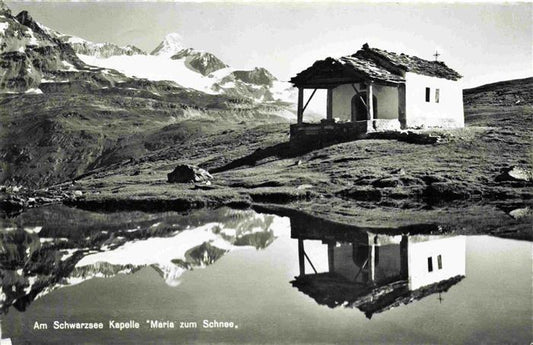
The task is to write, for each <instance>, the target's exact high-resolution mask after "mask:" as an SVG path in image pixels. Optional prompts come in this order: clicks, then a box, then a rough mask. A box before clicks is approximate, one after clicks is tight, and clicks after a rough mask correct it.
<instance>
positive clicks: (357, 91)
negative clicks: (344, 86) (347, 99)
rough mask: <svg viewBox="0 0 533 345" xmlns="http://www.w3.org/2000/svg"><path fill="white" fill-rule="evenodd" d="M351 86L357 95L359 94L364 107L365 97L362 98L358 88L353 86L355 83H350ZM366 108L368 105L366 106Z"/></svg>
mask: <svg viewBox="0 0 533 345" xmlns="http://www.w3.org/2000/svg"><path fill="white" fill-rule="evenodd" d="M352 87H353V89H354V91H355V93H356V94H357V96H359V98H360V99H361V102H363V104H364V105H365V107H366V101H365V99H364V98H363V96H362V95H361V94H360V93H359V90H357V88H356V87H355V84H352ZM367 108H368V107H367Z"/></svg>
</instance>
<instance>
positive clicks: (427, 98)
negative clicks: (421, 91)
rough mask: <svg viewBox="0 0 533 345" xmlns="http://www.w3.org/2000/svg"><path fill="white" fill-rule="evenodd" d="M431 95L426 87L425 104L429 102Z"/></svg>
mask: <svg viewBox="0 0 533 345" xmlns="http://www.w3.org/2000/svg"><path fill="white" fill-rule="evenodd" d="M430 95H431V89H430V88H429V87H426V102H429V99H430Z"/></svg>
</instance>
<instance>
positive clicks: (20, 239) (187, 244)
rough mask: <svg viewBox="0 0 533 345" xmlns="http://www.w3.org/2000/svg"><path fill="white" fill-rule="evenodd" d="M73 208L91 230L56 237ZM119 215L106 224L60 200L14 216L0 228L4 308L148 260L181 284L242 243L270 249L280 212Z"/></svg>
mask: <svg viewBox="0 0 533 345" xmlns="http://www.w3.org/2000/svg"><path fill="white" fill-rule="evenodd" d="M73 215H76V217H77V220H76V222H77V224H82V223H85V224H84V226H82V227H81V228H82V229H83V230H82V233H83V234H84V236H86V237H84V238H80V236H78V235H75V236H73V237H72V238H63V237H59V238H58V237H51V236H52V234H56V235H66V233H65V232H63V230H59V231H56V230H54V221H55V222H56V224H58V227H59V228H61V227H62V225H61V223H62V221H61V217H63V216H65V217H72V216H73ZM39 217H41V222H39ZM114 217H115V219H114V220H113V221H111V219H109V222H110V224H109V227H107V228H106V227H105V220H106V219H108V217H107V216H106V215H104V214H98V213H93V212H87V211H79V210H73V209H69V208H66V207H64V206H61V207H59V206H54V207H51V208H48V209H47V208H42V209H38V210H35V211H34V213H31V214H22V215H21V216H19V218H17V219H15V220H14V221H13V223H15V224H14V225H15V227H14V228H8V227H4V230H1V231H0V313H1V312H7V309H8V308H9V307H10V306H11V305H13V306H15V307H16V308H17V309H18V310H21V311H23V310H24V309H25V308H26V306H27V305H28V304H29V303H31V301H32V300H34V299H35V298H38V297H40V296H43V295H45V294H48V293H49V292H51V291H53V290H55V289H57V288H60V287H65V286H69V285H74V284H79V283H81V282H83V281H85V280H88V279H92V278H108V277H113V276H115V275H117V274H132V273H135V272H136V271H138V270H139V269H141V268H143V267H146V266H150V267H152V268H154V269H155V270H156V271H157V272H158V273H159V274H160V275H161V277H162V278H163V279H164V280H165V282H166V283H167V284H168V285H170V286H177V285H179V283H180V279H181V276H182V274H183V273H184V272H186V271H187V270H192V269H198V268H204V267H206V266H208V265H211V264H214V263H215V262H216V261H218V260H220V259H221V258H222V257H223V256H224V255H225V254H226V253H228V252H230V251H232V250H234V249H236V248H238V247H242V246H251V247H254V248H257V249H263V248H266V247H267V246H268V245H270V244H271V243H272V242H273V240H274V232H273V231H272V229H271V225H272V222H273V219H274V216H271V215H264V214H257V213H255V212H253V211H235V210H231V209H227V208H226V209H218V210H200V211H197V212H193V213H191V214H189V215H186V216H185V215H180V214H178V213H175V212H166V213H162V214H159V215H150V214H144V213H142V212H131V213H129V214H128V213H125V212H124V213H121V214H119V215H114ZM121 224H122V226H121ZM23 225H25V226H26V230H24V226H23ZM28 225H31V226H37V225H40V226H42V229H40V231H39V233H38V234H36V233H30V232H31V230H32V229H34V228H28V227H27V226H28ZM0 228H1V226H0ZM71 229H72V228H71ZM104 229H105V230H104ZM39 236H41V237H39Z"/></svg>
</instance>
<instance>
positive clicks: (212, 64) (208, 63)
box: [171, 48, 228, 76]
mask: <svg viewBox="0 0 533 345" xmlns="http://www.w3.org/2000/svg"><path fill="white" fill-rule="evenodd" d="M171 59H172V60H181V59H185V60H184V63H185V65H186V66H187V67H189V68H190V69H192V70H195V71H197V72H198V73H201V74H202V75H203V76H206V75H209V74H211V73H212V72H215V71H218V70H220V69H223V68H226V67H228V65H226V64H225V63H224V62H222V61H221V60H220V59H219V58H217V57H216V56H215V55H213V54H211V53H207V52H202V51H198V50H195V49H193V48H186V49H182V50H180V51H179V52H178V53H176V54H175V55H173V56H172V57H171Z"/></svg>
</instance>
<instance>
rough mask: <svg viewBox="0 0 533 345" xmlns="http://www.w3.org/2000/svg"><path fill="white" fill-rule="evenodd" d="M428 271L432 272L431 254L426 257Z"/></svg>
mask: <svg viewBox="0 0 533 345" xmlns="http://www.w3.org/2000/svg"><path fill="white" fill-rule="evenodd" d="M428 272H433V260H432V259H431V256H430V257H429V258H428Z"/></svg>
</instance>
